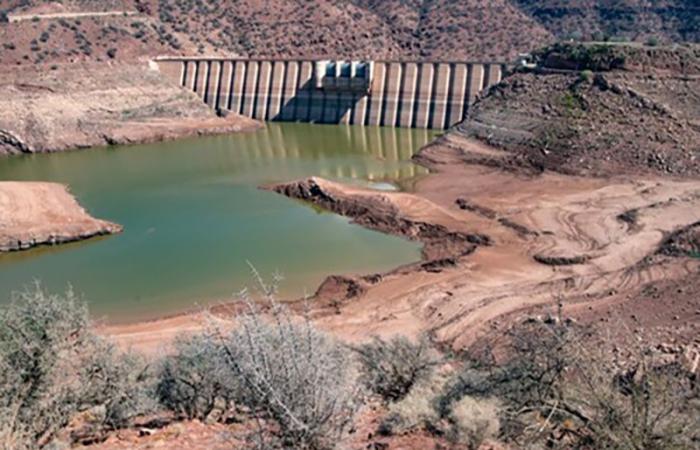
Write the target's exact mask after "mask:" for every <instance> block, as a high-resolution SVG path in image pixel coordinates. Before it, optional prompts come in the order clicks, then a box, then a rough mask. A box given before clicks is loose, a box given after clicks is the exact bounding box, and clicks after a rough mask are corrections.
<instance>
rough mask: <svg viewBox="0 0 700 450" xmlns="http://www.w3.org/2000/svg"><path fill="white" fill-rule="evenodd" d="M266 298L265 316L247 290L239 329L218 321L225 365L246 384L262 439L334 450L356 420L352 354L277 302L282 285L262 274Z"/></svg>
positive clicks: (244, 392)
mask: <svg viewBox="0 0 700 450" xmlns="http://www.w3.org/2000/svg"><path fill="white" fill-rule="evenodd" d="M256 277H257V279H258V282H259V285H260V289H259V294H260V295H261V296H262V297H263V299H265V301H266V303H267V309H268V311H267V314H266V316H265V317H263V315H262V313H261V312H260V311H259V310H258V309H257V307H256V306H255V303H254V302H253V300H252V297H251V296H250V295H249V294H248V293H247V292H243V293H242V298H243V300H244V302H245V304H246V305H247V308H248V310H247V313H244V314H240V315H238V316H237V317H236V327H235V330H234V331H232V332H224V331H221V330H220V328H218V327H216V326H215V329H217V330H218V331H216V333H215V335H216V336H218V339H219V342H220V344H221V345H222V347H223V349H224V353H225V355H226V357H225V360H224V362H225V364H226V365H227V367H228V369H229V370H230V372H231V374H232V375H233V376H235V377H236V378H237V379H238V380H240V381H239V383H240V386H241V388H240V391H239V394H238V395H237V397H238V398H239V401H240V402H241V403H242V404H243V405H245V406H246V407H248V408H249V409H250V410H251V411H252V413H253V414H254V415H255V416H256V417H257V418H260V417H262V418H264V419H266V420H267V421H270V422H271V424H272V425H273V426H270V424H267V425H266V424H263V423H261V422H258V423H259V424H260V427H259V430H258V436H257V440H258V444H259V445H261V446H266V445H271V444H270V443H269V442H267V443H265V442H264V441H269V440H273V441H276V442H274V443H275V444H276V445H281V446H283V447H285V448H287V447H289V448H313V449H320V448H331V447H333V446H334V445H335V443H336V442H337V440H338V439H339V438H340V437H341V435H342V434H343V433H344V431H345V430H346V427H347V426H348V425H349V424H350V423H351V421H352V418H353V416H354V412H355V407H356V404H355V403H356V402H355V400H356V396H357V395H356V394H357V382H356V378H357V377H356V370H355V369H354V365H353V363H352V359H351V357H350V356H351V355H350V354H349V352H348V351H347V350H346V349H345V348H344V347H343V346H341V345H339V344H338V343H337V342H335V341H334V340H333V339H331V338H330V337H329V336H327V335H325V334H324V333H321V332H320V331H318V330H317V329H316V328H315V327H314V326H313V325H312V324H311V323H310V321H309V319H308V318H305V319H303V320H302V319H300V320H295V319H294V318H293V316H292V315H291V314H290V312H289V311H288V310H287V309H286V308H284V307H283V306H282V305H280V304H279V303H278V302H277V301H276V295H275V293H276V288H275V287H273V286H267V285H266V284H265V283H264V282H263V281H262V280H261V278H260V277H259V276H258V275H257V273H256Z"/></svg>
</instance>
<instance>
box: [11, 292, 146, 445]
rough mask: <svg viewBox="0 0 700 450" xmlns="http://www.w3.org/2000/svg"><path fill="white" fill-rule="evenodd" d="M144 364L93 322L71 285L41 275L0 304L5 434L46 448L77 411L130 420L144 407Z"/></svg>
mask: <svg viewBox="0 0 700 450" xmlns="http://www.w3.org/2000/svg"><path fill="white" fill-rule="evenodd" d="M142 373H143V366H142V365H141V364H140V363H138V362H137V360H136V359H135V358H133V357H126V358H125V357H123V356H122V355H121V354H119V353H117V352H116V350H114V348H113V347H111V346H110V345H108V344H107V343H105V342H104V341H102V340H100V339H99V338H97V337H96V336H95V335H93V334H92V333H91V332H90V330H89V320H88V312H87V308H86V306H85V304H84V303H83V302H82V301H80V300H78V299H77V298H76V296H75V295H74V294H73V292H72V291H71V290H69V291H67V292H66V293H65V295H63V296H60V295H51V294H48V293H46V292H45V291H44V290H43V289H42V288H41V286H40V285H39V284H38V283H37V284H36V285H35V286H34V287H33V288H32V289H27V290H26V291H24V292H20V293H17V294H15V295H13V298H12V299H11V302H10V303H9V304H8V305H7V306H5V307H3V308H2V309H0V442H2V444H3V448H4V449H9V450H20V449H25V448H27V449H29V448H31V449H36V448H43V447H45V446H47V445H48V444H50V443H51V442H52V441H54V439H55V438H56V436H57V434H58V433H59V431H61V430H62V429H63V428H65V427H66V426H67V425H68V424H69V423H70V422H71V420H72V419H73V418H74V417H75V415H76V414H77V413H79V412H81V411H86V410H89V409H93V408H99V409H100V410H101V411H102V414H101V415H100V417H99V418H98V419H97V422H96V423H95V425H96V426H97V427H98V428H100V429H104V428H114V427H119V426H123V425H125V424H126V423H127V422H128V421H129V419H130V418H132V417H133V416H134V415H136V414H138V413H140V412H141V409H140V408H141V406H142V403H141V401H142V400H143V399H144V396H143V395H142V393H143V392H142V391H140V389H141V385H140V383H141V381H142V380H141V377H140V374H142Z"/></svg>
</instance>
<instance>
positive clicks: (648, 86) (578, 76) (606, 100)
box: [455, 45, 700, 177]
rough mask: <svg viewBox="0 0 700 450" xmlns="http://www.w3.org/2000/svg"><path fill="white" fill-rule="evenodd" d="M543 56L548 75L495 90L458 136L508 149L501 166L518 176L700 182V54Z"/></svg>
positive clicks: (587, 51) (575, 49)
mask: <svg viewBox="0 0 700 450" xmlns="http://www.w3.org/2000/svg"><path fill="white" fill-rule="evenodd" d="M537 56H538V59H539V65H540V70H538V71H524V72H521V73H516V74H513V75H512V76H510V77H508V78H506V79H504V80H503V81H502V82H501V83H500V84H499V85H497V86H494V87H493V88H492V89H491V90H490V91H489V92H488V93H487V94H485V95H484V96H483V97H482V98H481V99H479V100H478V101H477V102H476V104H475V105H474V106H473V107H472V108H471V109H470V111H469V114H468V117H467V119H466V120H465V121H464V122H463V123H462V124H461V125H459V126H458V127H457V130H456V131H455V132H456V133H459V134H462V135H465V136H470V137H477V138H479V139H482V140H483V141H485V142H487V143H489V144H490V145H493V146H495V147H499V148H501V149H503V150H505V152H504V153H503V154H502V155H500V156H499V157H498V158H496V159H498V160H499V162H498V164H499V165H500V164H506V165H508V166H509V167H512V168H527V169H528V170H535V171H542V170H555V171H557V172H562V173H568V174H577V175H593V176H606V175H616V174H620V173H632V174H655V175H674V176H690V177H697V176H698V175H700V145H699V144H698V143H699V142H700V96H698V92H699V91H700V49H698V48H697V47H693V46H691V47H678V48H663V47H654V48H651V47H643V46H619V45H616V46H603V45H589V46H584V45H556V46H553V47H550V48H548V49H546V50H544V51H542V52H539V53H538V54H537ZM501 158H503V159H504V160H505V162H504V161H501Z"/></svg>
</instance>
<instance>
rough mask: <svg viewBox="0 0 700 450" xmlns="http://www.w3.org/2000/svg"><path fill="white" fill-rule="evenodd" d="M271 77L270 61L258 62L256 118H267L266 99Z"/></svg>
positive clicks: (254, 114) (268, 93)
mask: <svg viewBox="0 0 700 450" xmlns="http://www.w3.org/2000/svg"><path fill="white" fill-rule="evenodd" d="M271 77H272V63H271V62H270V61H263V62H261V63H260V71H259V75H258V89H257V94H256V98H255V113H253V117H255V118H256V119H257V120H267V106H268V105H267V99H268V97H269V95H270V78H271Z"/></svg>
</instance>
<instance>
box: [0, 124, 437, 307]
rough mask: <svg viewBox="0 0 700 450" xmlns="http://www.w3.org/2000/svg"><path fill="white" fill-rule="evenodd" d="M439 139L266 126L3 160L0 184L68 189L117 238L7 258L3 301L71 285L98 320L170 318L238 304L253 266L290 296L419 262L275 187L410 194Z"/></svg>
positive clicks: (411, 246) (423, 134)
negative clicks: (338, 278) (305, 182)
mask: <svg viewBox="0 0 700 450" xmlns="http://www.w3.org/2000/svg"><path fill="white" fill-rule="evenodd" d="M434 136H435V135H434V133H433V132H430V131H427V130H418V129H405V128H395V129H391V128H378V127H353V126H330V125H329V126H324V125H310V124H295V123H285V124H277V123H270V124H267V125H266V127H265V128H264V129H262V130H260V131H257V132H254V133H247V134H234V135H225V136H214V137H199V138H192V139H185V140H180V141H175V142H166V143H157V144H148V145H134V146H128V147H109V148H100V149H91V150H82V151H75V152H67V153H58V154H43V155H29V156H21V157H10V158H0V180H37V181H55V182H60V183H65V184H67V185H68V186H69V188H70V191H71V192H72V193H73V194H74V195H75V196H76V197H77V199H78V201H79V202H80V203H81V205H83V206H84V207H85V208H86V209H87V210H88V212H89V213H90V214H92V215H93V216H95V217H97V218H100V219H105V220H110V221H113V222H116V223H119V224H121V225H123V226H124V232H123V233H122V234H119V235H114V236H109V237H104V238H98V239H92V240H88V241H84V242H80V243H74V244H67V245H62V246H57V247H42V248H37V249H34V250H30V251H25V252H19V253H11V254H0V301H2V302H5V301H7V300H8V299H9V298H10V295H11V293H12V292H13V291H16V290H19V289H22V288H23V287H24V286H26V285H28V284H30V283H31V282H32V280H35V279H36V280H40V281H41V282H42V283H43V285H44V286H45V287H46V288H47V289H49V290H51V291H54V292H55V291H64V290H65V289H66V288H67V287H68V286H69V285H70V286H72V287H73V289H74V291H75V292H76V293H78V294H79V295H81V296H82V297H83V298H84V299H85V300H86V301H87V302H88V304H89V306H90V309H91V312H92V313H93V315H94V316H97V317H104V316H106V317H108V318H109V320H111V321H121V320H133V319H144V318H152V317H157V316H163V315H167V314H170V313H175V312H178V311H182V310H186V309H190V308H193V307H197V306H206V305H209V304H214V303H217V302H225V301H230V300H231V299H232V298H233V297H234V294H235V293H236V292H238V291H240V290H241V289H242V288H244V287H246V286H249V285H250V284H251V282H252V281H251V277H250V269H249V266H248V262H249V263H250V264H252V265H254V266H255V267H256V269H258V271H260V272H261V273H262V274H263V275H264V276H271V275H272V274H275V273H278V274H281V275H282V276H283V277H284V281H283V283H282V285H281V286H280V289H281V291H282V294H283V295H284V296H285V297H298V296H301V295H304V294H312V293H313V292H314V291H315V290H316V288H317V287H318V285H319V283H320V282H321V281H323V279H324V278H325V277H326V276H328V275H331V274H353V273H356V274H369V273H375V272H380V271H386V270H389V269H391V268H393V267H396V266H399V265H401V264H406V263H410V262H414V261H417V260H418V259H419V258H420V246H419V245H418V244H417V243H413V242H408V241H406V240H403V239H401V238H398V237H394V236H388V235H385V234H381V233H378V232H374V231H371V230H367V229H364V228H362V227H360V226H357V225H353V224H350V223H349V220H348V219H347V218H344V217H340V216H337V215H334V214H331V213H327V212H324V211H320V210H318V209H317V208H314V207H312V206H309V205H306V204H303V203H301V202H299V201H295V200H291V199H288V198H285V197H283V196H280V195H278V194H275V193H272V192H268V191H264V190H260V189H259V186H261V185H264V184H269V183H277V182H283V181H291V180H294V179H298V178H303V177H308V176H321V177H324V178H328V179H332V180H338V181H342V182H345V183H355V184H359V185H364V186H368V187H371V188H375V189H407V188H410V185H411V182H412V181H413V180H415V179H416V177H419V176H421V175H424V174H425V173H427V171H426V170H425V169H423V168H421V167H419V166H416V165H414V164H412V163H411V162H410V158H411V156H412V154H413V153H414V152H416V151H417V150H418V149H419V148H420V147H422V146H423V145H425V144H427V143H428V142H429V141H430V140H431V139H432V138H433V137H434Z"/></svg>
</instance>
